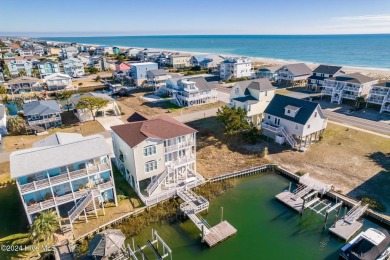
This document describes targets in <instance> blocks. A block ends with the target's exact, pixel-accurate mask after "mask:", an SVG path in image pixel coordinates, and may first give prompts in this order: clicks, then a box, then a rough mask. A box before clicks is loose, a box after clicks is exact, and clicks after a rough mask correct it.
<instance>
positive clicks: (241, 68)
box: [219, 57, 252, 80]
mask: <svg viewBox="0 0 390 260" xmlns="http://www.w3.org/2000/svg"><path fill="white" fill-rule="evenodd" d="M251 74H252V63H251V60H250V59H249V58H246V57H236V58H227V59H225V60H224V61H222V62H221V63H220V64H219V77H220V78H221V79H225V80H226V79H233V78H242V77H249V76H250V75H251Z"/></svg>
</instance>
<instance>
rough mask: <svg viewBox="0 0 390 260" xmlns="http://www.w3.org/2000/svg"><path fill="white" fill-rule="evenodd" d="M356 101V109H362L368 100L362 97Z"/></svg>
mask: <svg viewBox="0 0 390 260" xmlns="http://www.w3.org/2000/svg"><path fill="white" fill-rule="evenodd" d="M355 101H356V103H355V107H356V108H360V107H361V106H362V105H363V104H364V102H365V101H366V99H365V96H360V97H357V98H356V99H355Z"/></svg>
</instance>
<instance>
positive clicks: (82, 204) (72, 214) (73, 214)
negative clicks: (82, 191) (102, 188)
mask: <svg viewBox="0 0 390 260" xmlns="http://www.w3.org/2000/svg"><path fill="white" fill-rule="evenodd" d="M92 200H93V194H92V192H91V191H89V192H88V194H87V195H86V196H84V197H82V198H81V199H80V200H79V201H78V202H77V203H76V205H74V206H73V208H72V209H71V210H69V212H68V216H69V221H70V223H72V222H73V221H74V220H75V219H76V218H77V217H78V216H79V215H80V214H81V212H82V211H83V210H84V209H85V208H86V207H87V206H88V204H89V203H90V202H91V201H92Z"/></svg>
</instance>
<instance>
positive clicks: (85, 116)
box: [70, 92, 121, 122]
mask: <svg viewBox="0 0 390 260" xmlns="http://www.w3.org/2000/svg"><path fill="white" fill-rule="evenodd" d="M83 97H96V98H101V99H105V100H108V104H107V105H106V106H105V107H103V108H101V109H100V110H99V111H93V113H94V114H95V116H96V117H99V116H104V117H105V116H120V115H121V111H120V110H119V107H118V104H117V103H116V102H115V100H114V99H113V98H111V97H110V96H108V95H106V94H101V93H96V92H88V93H84V94H82V95H74V96H73V97H72V98H71V99H70V103H71V104H72V107H73V108H74V109H73V111H74V114H75V115H76V117H77V118H78V119H79V120H80V122H86V121H91V120H93V116H92V114H91V111H90V110H88V109H79V108H77V104H78V103H79V101H80V99H81V98H83Z"/></svg>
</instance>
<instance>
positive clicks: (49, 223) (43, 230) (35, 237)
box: [30, 210, 59, 243]
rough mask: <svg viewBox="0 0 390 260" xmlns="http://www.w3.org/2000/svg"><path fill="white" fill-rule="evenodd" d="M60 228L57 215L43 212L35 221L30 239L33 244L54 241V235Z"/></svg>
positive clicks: (49, 211)
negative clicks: (48, 240)
mask: <svg viewBox="0 0 390 260" xmlns="http://www.w3.org/2000/svg"><path fill="white" fill-rule="evenodd" d="M58 228H59V219H58V216H57V214H56V213H55V212H54V211H52V210H48V211H42V212H41V213H39V215H37V216H36V217H35V219H34V222H33V224H32V225H31V229H30V238H31V240H32V241H33V242H38V243H39V242H40V241H42V240H44V241H47V239H53V235H54V233H55V232H56V230H57V229H58Z"/></svg>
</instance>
